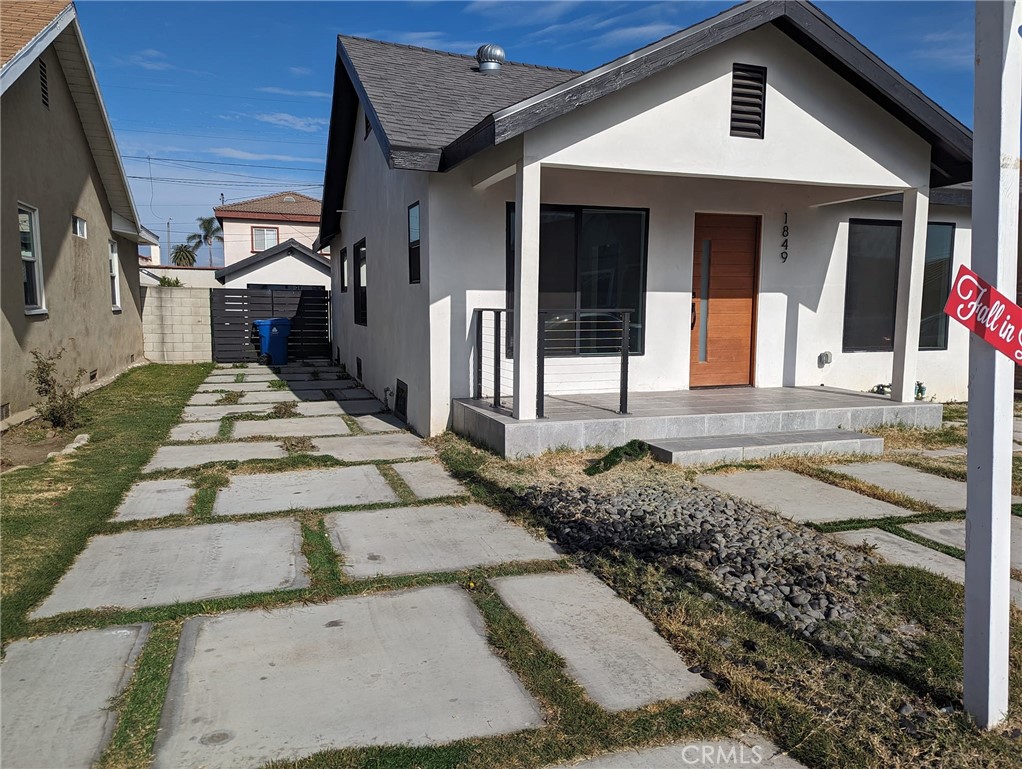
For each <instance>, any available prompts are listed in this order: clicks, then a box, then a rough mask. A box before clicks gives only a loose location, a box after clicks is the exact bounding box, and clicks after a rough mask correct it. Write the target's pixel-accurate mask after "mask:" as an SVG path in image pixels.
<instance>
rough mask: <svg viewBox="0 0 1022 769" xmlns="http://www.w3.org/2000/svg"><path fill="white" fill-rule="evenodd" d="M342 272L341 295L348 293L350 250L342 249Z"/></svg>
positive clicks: (339, 260) (340, 259)
mask: <svg viewBox="0 0 1022 769" xmlns="http://www.w3.org/2000/svg"><path fill="white" fill-rule="evenodd" d="M337 261H338V262H340V270H341V293H342V294H346V293H348V249H346V248H342V249H341V253H340V254H339V258H338V260H337Z"/></svg>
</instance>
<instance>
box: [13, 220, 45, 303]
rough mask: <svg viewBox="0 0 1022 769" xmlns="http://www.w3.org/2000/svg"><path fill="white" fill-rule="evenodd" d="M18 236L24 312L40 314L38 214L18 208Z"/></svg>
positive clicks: (40, 284)
mask: <svg viewBox="0 0 1022 769" xmlns="http://www.w3.org/2000/svg"><path fill="white" fill-rule="evenodd" d="M18 234H19V235H20V237H21V279H22V285H23V286H24V297H25V312H27V313H33V312H42V311H44V308H45V300H44V297H43V266H42V261H41V259H40V248H39V212H38V211H36V209H34V208H29V207H28V206H19V207H18Z"/></svg>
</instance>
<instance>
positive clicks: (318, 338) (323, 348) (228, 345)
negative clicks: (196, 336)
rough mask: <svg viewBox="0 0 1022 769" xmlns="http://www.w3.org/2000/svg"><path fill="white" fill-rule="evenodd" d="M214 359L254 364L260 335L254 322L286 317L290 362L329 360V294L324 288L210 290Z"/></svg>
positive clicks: (219, 361)
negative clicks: (310, 359) (288, 330)
mask: <svg viewBox="0 0 1022 769" xmlns="http://www.w3.org/2000/svg"><path fill="white" fill-rule="evenodd" d="M209 294H210V311H211V312H210V315H211V322H212V326H213V329H212V333H213V360H214V361H216V362H217V363H247V362H254V361H256V360H257V359H258V357H259V335H258V334H257V333H256V331H255V328H254V327H253V325H252V321H254V320H260V319H263V318H288V319H289V320H290V321H291V335H290V336H289V337H288V340H287V357H288V360H289V361H298V360H305V359H308V358H328V359H329V358H330V357H331V355H330V292H329V291H328V290H327V289H325V288H302V289H286V290H285V289H247V288H213V289H210V292H209Z"/></svg>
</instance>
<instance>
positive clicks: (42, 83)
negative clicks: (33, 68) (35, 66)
mask: <svg viewBox="0 0 1022 769" xmlns="http://www.w3.org/2000/svg"><path fill="white" fill-rule="evenodd" d="M39 95H40V96H41V97H42V100H43V106H44V107H47V108H49V106H50V82H49V78H48V77H47V75H46V62H45V61H43V60H42V59H40V60H39Z"/></svg>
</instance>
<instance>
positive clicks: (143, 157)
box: [121, 155, 323, 171]
mask: <svg viewBox="0 0 1022 769" xmlns="http://www.w3.org/2000/svg"><path fill="white" fill-rule="evenodd" d="M121 157H122V158H125V159H127V160H161V161H163V160H169V161H173V162H185V161H187V162H189V163H201V164H202V165H210V166H243V167H245V168H275V169H278V170H280V171H321V170H323V169H317V168H299V167H297V166H269V165H260V164H258V163H230V162H227V161H223V160H192V159H191V158H154V157H150V156H149V155H121ZM315 162H317V163H318V162H319V161H318V160H316V161H315Z"/></svg>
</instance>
